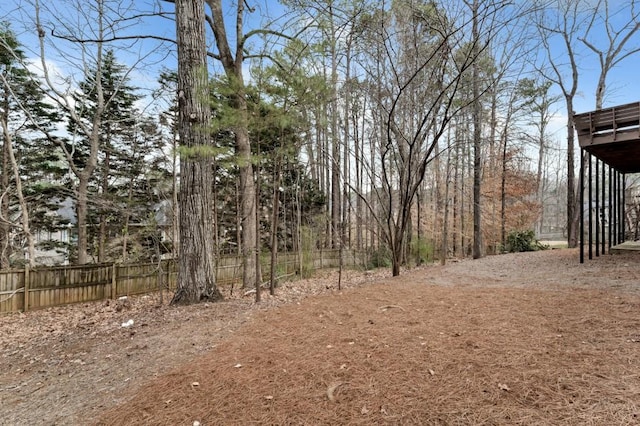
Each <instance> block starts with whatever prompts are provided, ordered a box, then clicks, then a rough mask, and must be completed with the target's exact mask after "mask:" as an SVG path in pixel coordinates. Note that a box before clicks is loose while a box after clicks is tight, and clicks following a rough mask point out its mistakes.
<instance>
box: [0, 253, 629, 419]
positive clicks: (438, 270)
mask: <svg viewBox="0 0 640 426" xmlns="http://www.w3.org/2000/svg"><path fill="white" fill-rule="evenodd" d="M639 265H640V253H629V254H624V255H613V256H609V255H607V256H601V257H599V258H595V259H594V260H587V261H586V263H585V264H583V265H580V264H579V263H578V255H577V252H576V251H575V250H567V249H564V250H549V251H544V252H536V253H522V254H509V255H502V256H492V257H487V258H484V259H480V260H475V261H472V260H465V261H461V262H451V263H449V264H448V265H446V266H444V267H441V266H435V265H433V266H428V267H424V268H417V269H414V270H411V271H405V272H403V274H402V275H401V276H400V277H397V278H393V279H392V278H391V277H389V273H388V271H377V272H373V273H372V272H368V273H364V272H356V271H349V272H347V273H346V274H345V276H344V278H343V284H344V289H343V290H342V291H338V290H337V288H336V287H337V274H336V272H335V271H332V272H326V273H324V274H323V275H322V276H319V277H316V278H314V279H310V280H302V281H298V282H293V283H286V284H283V286H282V287H281V288H280V289H279V290H278V294H277V295H276V296H275V297H271V298H269V297H265V300H264V301H263V302H262V303H261V304H259V305H256V304H254V303H253V302H252V297H251V296H247V297H242V295H237V294H236V295H235V296H233V297H229V298H228V300H227V301H225V302H222V303H218V304H202V305H197V306H191V307H170V306H167V303H166V302H167V300H168V296H167V295H165V297H164V303H160V300H159V297H158V295H157V294H156V295H151V296H146V297H132V298H130V299H128V303H123V302H119V303H117V302H115V301H108V302H101V303H92V304H83V305H74V306H67V307H61V308H55V309H48V310H43V311H36V312H28V313H26V314H15V315H6V316H2V317H0V344H1V346H0V424H3V425H85V424H100V425H190V426H192V425H198V424H199V425H249V424H256V425H263V424H264V425H267V424H273V425H329V424H331V425H336V424H349V425H373V424H407V425H408V424H421V425H428V424H434V425H436V424H437V425H440V424H442V425H458V424H460V425H462V424H464V425H469V424H483V425H501V424H505V425H506V424H509V425H513V424H526V425H533V424H535V425H545V424H548V425H574V424H575V425H629V424H640V268H639ZM129 320H133V325H130V326H128V327H123V324H125V323H127V321H129Z"/></svg>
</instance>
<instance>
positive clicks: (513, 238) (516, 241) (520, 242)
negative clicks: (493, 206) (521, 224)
mask: <svg viewBox="0 0 640 426" xmlns="http://www.w3.org/2000/svg"><path fill="white" fill-rule="evenodd" d="M548 248H549V246H547V245H545V244H542V243H540V241H538V240H537V239H536V234H535V232H533V230H531V229H529V230H527V231H511V232H509V235H507V247H506V250H507V251H508V252H510V253H519V252H523V251H537V250H546V249H548Z"/></svg>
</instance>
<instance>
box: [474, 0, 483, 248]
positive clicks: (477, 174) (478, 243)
mask: <svg viewBox="0 0 640 426" xmlns="http://www.w3.org/2000/svg"><path fill="white" fill-rule="evenodd" d="M472 13H473V28H472V33H473V46H474V48H473V50H474V62H473V65H472V70H473V83H472V84H473V258H474V259H478V258H480V257H482V226H481V223H480V221H481V219H482V210H481V206H480V197H481V191H480V189H481V184H482V183H481V176H482V172H481V167H482V154H481V152H480V151H481V125H482V124H481V123H482V120H481V117H480V115H481V112H482V110H481V105H480V84H479V83H480V82H479V78H480V77H479V71H478V68H479V64H478V60H479V57H478V56H479V54H478V44H479V43H480V39H479V35H478V0H474V1H473V5H472Z"/></svg>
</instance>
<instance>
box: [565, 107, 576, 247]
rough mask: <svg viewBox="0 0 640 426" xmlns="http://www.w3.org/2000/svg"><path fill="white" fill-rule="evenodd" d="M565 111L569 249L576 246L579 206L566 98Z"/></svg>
mask: <svg viewBox="0 0 640 426" xmlns="http://www.w3.org/2000/svg"><path fill="white" fill-rule="evenodd" d="M566 102H567V111H568V112H569V114H568V117H567V243H568V246H569V248H574V247H577V246H578V218H579V210H578V208H579V206H578V197H576V177H575V154H574V152H573V151H574V150H575V139H574V130H573V100H572V99H570V98H568V97H567V98H566Z"/></svg>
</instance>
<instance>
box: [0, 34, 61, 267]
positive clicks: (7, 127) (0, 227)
mask: <svg viewBox="0 0 640 426" xmlns="http://www.w3.org/2000/svg"><path fill="white" fill-rule="evenodd" d="M25 63H26V57H25V54H24V52H23V51H22V49H21V45H20V43H19V42H18V40H17V38H16V37H15V35H14V33H13V32H12V31H11V29H10V28H9V26H8V24H2V25H1V26H0V74H1V79H0V81H1V82H2V85H1V86H0V122H1V123H2V129H3V137H2V164H1V172H0V191H2V194H3V196H2V199H1V201H0V267H1V268H7V267H9V266H11V265H12V264H13V263H14V262H23V261H24V259H23V257H24V251H25V250H24V249H23V247H22V246H23V245H25V244H26V246H27V247H26V252H27V259H26V261H28V262H29V263H31V264H32V265H33V264H34V263H35V261H36V259H35V248H36V247H35V239H36V238H35V235H37V234H43V235H47V234H49V235H50V234H51V233H52V232H55V231H58V230H60V229H62V228H64V225H65V223H64V220H63V219H62V218H61V217H60V216H59V215H58V214H56V210H57V205H58V203H59V200H60V198H61V197H62V195H61V180H60V179H61V177H62V175H63V173H64V169H63V168H62V163H61V161H60V159H61V157H60V152H59V150H57V149H56V148H55V146H53V145H52V144H51V143H50V141H49V140H48V139H47V138H46V137H45V135H44V134H43V132H44V131H50V130H51V129H52V128H53V127H54V126H55V123H56V122H57V121H58V114H57V111H55V109H54V108H53V107H52V106H51V105H50V104H48V103H45V102H44V92H43V90H42V88H41V87H40V86H39V82H38V79H37V78H36V76H35V75H34V74H33V73H31V72H30V71H29V70H28V69H27V68H26V65H25ZM39 239H40V238H39ZM40 240H41V241H39V245H40V246H41V247H40V248H43V249H49V248H51V247H52V246H55V244H53V242H52V240H51V239H50V238H42V239H40ZM63 249H64V247H63Z"/></svg>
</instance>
